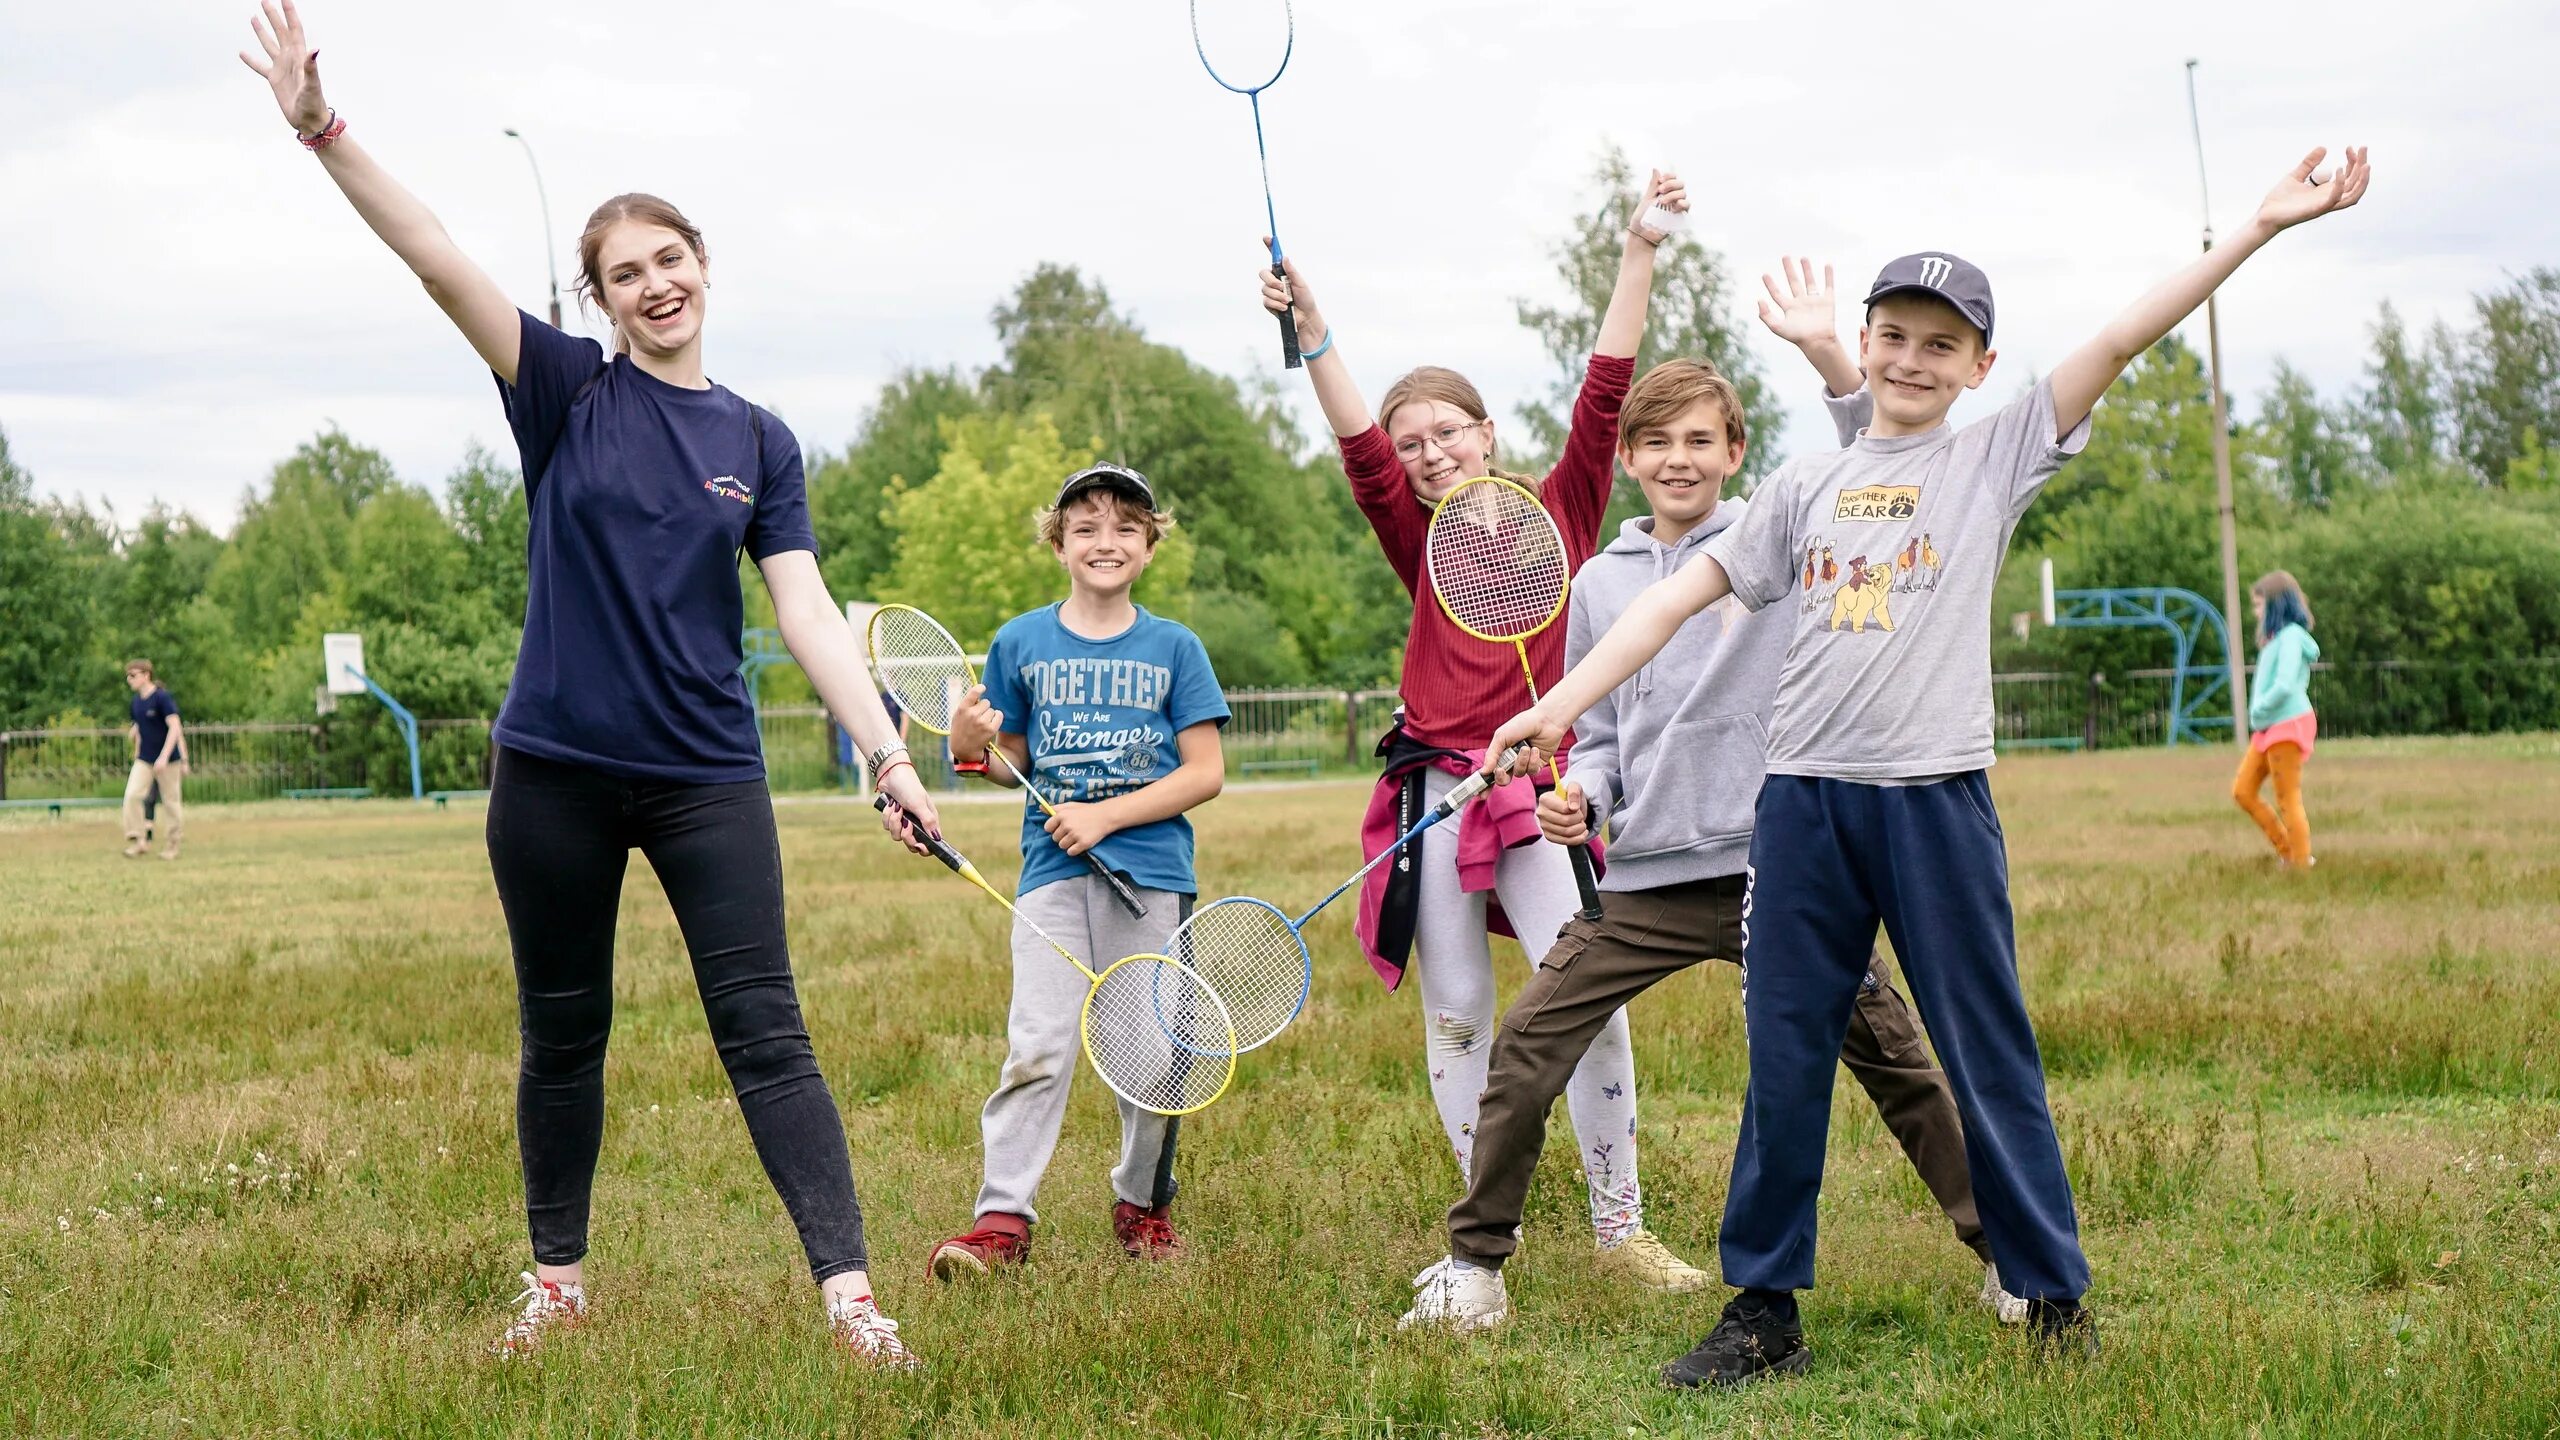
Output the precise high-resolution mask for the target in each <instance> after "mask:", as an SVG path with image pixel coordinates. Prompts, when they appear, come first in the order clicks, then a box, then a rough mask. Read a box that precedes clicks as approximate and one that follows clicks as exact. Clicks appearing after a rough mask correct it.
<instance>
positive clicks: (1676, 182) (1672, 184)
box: [1627, 170, 1689, 245]
mask: <svg viewBox="0 0 2560 1440" xmlns="http://www.w3.org/2000/svg"><path fill="white" fill-rule="evenodd" d="M1646 177H1647V178H1646V180H1645V186H1644V193H1643V194H1641V195H1638V196H1637V197H1636V203H1635V208H1634V209H1633V210H1631V211H1629V212H1628V220H1627V233H1628V234H1630V235H1633V236H1635V237H1636V238H1637V239H1639V240H1642V241H1643V242H1644V243H1646V244H1647V245H1659V244H1661V243H1662V242H1663V241H1664V240H1666V239H1669V238H1670V235H1671V232H1670V231H1668V230H1656V229H1654V228H1653V227H1652V226H1650V225H1647V224H1645V223H1644V217H1645V214H1646V212H1647V211H1649V210H1651V209H1652V208H1653V207H1654V206H1656V205H1660V206H1661V207H1662V208H1663V209H1665V210H1668V211H1670V212H1671V213H1672V214H1674V215H1686V214H1688V213H1689V187H1688V186H1686V185H1683V184H1681V183H1680V177H1679V176H1677V175H1674V174H1672V173H1671V172H1670V171H1668V170H1651V171H1647V172H1646Z"/></svg>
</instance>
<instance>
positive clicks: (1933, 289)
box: [1867, 251, 1991, 346]
mask: <svg viewBox="0 0 2560 1440" xmlns="http://www.w3.org/2000/svg"><path fill="white" fill-rule="evenodd" d="M1906 290H1922V291H1926V292H1928V293H1929V294H1931V295H1935V296H1937V297H1938V298H1939V299H1941V300H1944V301H1946V302H1947V303H1948V304H1950V305H1953V306H1954V307H1956V313H1957V314H1959V315H1962V316H1963V317H1964V318H1966V319H1967V320H1970V321H1972V322H1973V325H1974V328H1975V329H1977V330H1980V331H1981V332H1982V343H1983V344H1984V345H1985V346H1988V345H1989V344H1990V343H1991V279H1990V277H1989V276H1987V275H1984V274H1983V273H1982V269H1981V267H1980V266H1977V265H1975V264H1974V263H1973V262H1972V261H1970V260H1960V259H1958V258H1956V257H1955V256H1953V255H1947V254H1941V253H1937V252H1934V251H1923V252H1921V253H1920V254H1917V255H1905V256H1903V257H1902V258H1901V259H1899V260H1896V261H1894V262H1893V263H1892V264H1889V265H1887V266H1885V267H1884V269H1882V270H1881V271H1878V272H1877V274H1876V283H1875V288H1874V289H1871V290H1869V291H1868V292H1867V308H1868V309H1870V310H1872V309H1874V308H1875V303H1876V302H1877V301H1879V300H1881V299H1883V298H1884V297H1886V296H1887V295H1899V294H1901V293H1902V292H1904V291H1906Z"/></svg>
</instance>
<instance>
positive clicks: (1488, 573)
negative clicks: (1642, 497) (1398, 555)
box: [1422, 475, 1600, 920]
mask: <svg viewBox="0 0 2560 1440" xmlns="http://www.w3.org/2000/svg"><path fill="white" fill-rule="evenodd" d="M1422 553H1423V560H1424V564H1425V567H1426V568H1427V570H1428V571H1429V574H1430V579H1431V593H1432V596H1433V597H1434V598H1435V599H1437V600H1438V601H1439V602H1440V609H1441V611H1442V612H1443V613H1445V614H1446V615H1447V616H1448V617H1449V618H1450V620H1451V621H1453V622H1455V623H1456V625H1457V627H1458V628H1459V629H1461V630H1464V631H1466V632H1467V633H1468V634H1469V635H1472V636H1474V637H1476V638H1477V639H1479V640H1490V641H1493V642H1494V643H1496V644H1505V643H1507V644H1509V645H1510V646H1511V648H1512V649H1513V650H1515V651H1517V652H1518V653H1519V656H1520V674H1521V675H1522V677H1524V678H1525V679H1527V681H1528V682H1529V702H1530V703H1531V704H1533V705H1534V704H1536V703H1537V700H1538V672H1537V671H1536V670H1535V669H1533V668H1531V666H1530V664H1529V637H1530V636H1532V635H1535V634H1537V633H1538V632H1539V631H1541V630H1544V629H1546V628H1547V627H1548V626H1549V625H1552V624H1554V623H1555V619H1556V617H1557V616H1559V615H1561V614H1563V613H1564V601H1565V593H1566V590H1567V588H1568V586H1569V585H1570V584H1571V580H1572V572H1573V558H1572V556H1570V555H1569V554H1567V553H1566V551H1565V548H1564V533H1563V532H1562V531H1560V530H1558V529H1557V528H1556V521H1555V517H1554V516H1552V515H1550V514H1548V513H1547V507H1545V506H1544V505H1541V504H1539V503H1538V497H1537V496H1535V495H1532V494H1530V493H1529V491H1528V490H1527V489H1526V488H1525V487H1523V486H1521V485H1519V484H1517V483H1515V482H1513V481H1509V480H1504V479H1501V478H1500V477H1498V476H1492V475H1486V476H1480V477H1478V478H1476V479H1473V480H1469V481H1467V482H1466V483H1465V484H1462V485H1460V486H1458V488H1456V489H1454V490H1452V491H1450V492H1449V493H1448V494H1447V495H1446V496H1445V497H1443V498H1442V499H1441V501H1440V507H1439V509H1437V510H1435V511H1434V512H1432V516H1431V529H1430V531H1429V532H1428V533H1427V534H1425V535H1424V537H1423V542H1422ZM1547 775H1548V777H1549V778H1550V779H1551V780H1553V781H1554V782H1555V783H1556V784H1558V785H1562V784H1563V783H1564V777H1563V775H1561V774H1559V773H1558V772H1557V769H1556V763H1555V757H1553V756H1549V757H1548V758H1547ZM1566 853H1567V854H1568V855H1570V856H1571V857H1572V859H1573V884H1574V888H1575V889H1576V890H1579V891H1580V892H1582V918H1583V919H1585V920H1597V919H1599V918H1600V886H1599V882H1598V881H1597V880H1596V879H1594V878H1593V876H1592V873H1591V854H1590V852H1589V851H1588V850H1586V849H1585V848H1584V847H1582V846H1579V845H1576V846H1571V847H1569V848H1568V849H1567V851H1566Z"/></svg>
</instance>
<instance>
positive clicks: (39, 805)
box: [0, 795, 124, 820]
mask: <svg viewBox="0 0 2560 1440" xmlns="http://www.w3.org/2000/svg"><path fill="white" fill-rule="evenodd" d="M123 803H124V802H123V801H122V800H110V799H108V798H107V797H105V796H103V795H74V796H70V797H68V798H65V799H60V800H0V810H38V809H41V810H50V811H52V812H53V817H52V818H54V819H56V820H59V819H61V818H62V812H63V810H64V808H65V807H80V806H91V805H122V804H123Z"/></svg>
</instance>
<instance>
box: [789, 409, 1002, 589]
mask: <svg viewBox="0 0 2560 1440" xmlns="http://www.w3.org/2000/svg"><path fill="white" fill-rule="evenodd" d="M981 408H982V407H981V406H980V404H979V402H978V394H977V389H976V387H975V385H973V384H972V383H971V381H970V379H969V377H968V376H966V375H964V374H962V373H961V372H960V371H959V370H957V369H943V370H927V369H917V368H912V367H910V368H907V369H903V370H900V371H899V372H898V373H897V374H896V375H894V376H891V377H890V380H889V383H888V384H887V385H884V386H882V387H881V389H880V398H879V399H878V400H876V401H874V402H872V406H871V409H870V412H869V413H868V414H866V415H864V416H863V417H862V429H861V431H860V432H859V433H858V434H856V435H855V436H854V439H853V443H852V444H851V445H849V446H847V447H846V448H845V451H844V453H843V454H841V455H826V454H821V455H819V456H818V457H817V463H816V464H814V465H813V466H811V467H810V470H809V516H810V523H811V526H812V527H813V528H814V529H815V530H816V532H817V536H818V556H819V567H818V568H819V573H821V574H823V575H824V576H826V580H827V588H828V589H829V590H830V591H832V592H834V594H835V596H836V598H837V599H839V600H858V599H862V598H864V597H866V596H868V595H870V594H871V593H872V590H873V588H874V587H875V586H877V585H878V584H879V581H880V577H881V575H882V574H883V573H884V572H885V571H887V570H888V568H889V563H890V561H891V559H892V558H893V551H894V549H895V546H894V539H893V537H892V536H891V534H890V533H889V528H888V526H887V525H886V524H885V523H884V516H883V507H884V506H885V504H886V503H887V501H888V498H889V491H890V488H891V487H892V486H893V485H895V484H896V483H897V482H899V481H900V480H904V481H906V482H908V483H910V484H922V483H923V482H924V481H925V480H927V479H929V478H931V477H932V475H933V473H934V471H936V470H938V469H940V468H941V466H942V433H943V432H942V422H943V421H945V420H954V419H960V418H962V417H965V416H969V415H975V414H977V413H978V412H979V410H980V409H981Z"/></svg>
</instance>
